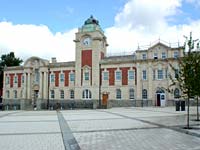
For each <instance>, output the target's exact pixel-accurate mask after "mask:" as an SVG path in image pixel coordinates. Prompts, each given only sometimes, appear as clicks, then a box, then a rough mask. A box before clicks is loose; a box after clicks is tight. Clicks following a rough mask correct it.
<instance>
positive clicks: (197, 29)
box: [105, 0, 200, 53]
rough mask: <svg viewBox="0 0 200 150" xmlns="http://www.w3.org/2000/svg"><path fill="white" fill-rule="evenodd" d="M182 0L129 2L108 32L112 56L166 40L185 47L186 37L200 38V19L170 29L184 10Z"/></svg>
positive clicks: (136, 0) (130, 0) (133, 0)
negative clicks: (177, 14)
mask: <svg viewBox="0 0 200 150" xmlns="http://www.w3.org/2000/svg"><path fill="white" fill-rule="evenodd" d="M181 5H182V1H181V0H163V1H160V0H129V1H128V2H127V3H126V4H125V6H124V8H123V9H122V10H121V11H120V12H119V13H118V14H117V15H116V17H115V26H113V27H110V28H107V29H106V30H105V33H106V36H107V37H108V43H109V45H110V46H109V48H108V51H109V53H115V52H120V51H121V52H123V51H134V50H136V49H137V47H138V44H139V45H140V46H141V45H150V42H153V41H155V40H158V39H159V38H160V39H161V40H164V41H166V42H170V43H178V41H179V42H180V43H182V44H183V42H184V38H183V35H186V36H189V33H190V32H191V31H192V32H193V36H194V38H200V37H199V35H200V19H199V20H193V21H191V23H190V24H178V25H170V23H169V20H171V19H175V15H176V13H179V12H180V11H181V10H180V9H181Z"/></svg>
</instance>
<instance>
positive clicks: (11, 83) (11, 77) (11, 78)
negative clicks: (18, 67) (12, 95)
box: [9, 74, 15, 88]
mask: <svg viewBox="0 0 200 150" xmlns="http://www.w3.org/2000/svg"><path fill="white" fill-rule="evenodd" d="M9 76H10V87H11V88H12V87H13V80H14V76H15V74H9Z"/></svg>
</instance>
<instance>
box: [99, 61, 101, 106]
mask: <svg viewBox="0 0 200 150" xmlns="http://www.w3.org/2000/svg"><path fill="white" fill-rule="evenodd" d="M99 108H101V64H99Z"/></svg>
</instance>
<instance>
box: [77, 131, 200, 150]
mask: <svg viewBox="0 0 200 150" xmlns="http://www.w3.org/2000/svg"><path fill="white" fill-rule="evenodd" d="M74 136H75V137H76V139H77V141H78V143H79V145H80V147H81V148H82V150H102V149H104V150H122V149H123V150H199V149H200V145H199V142H200V139H199V138H197V137H193V136H190V135H186V134H182V133H178V132H174V131H172V130H169V129H148V130H146V129H141V130H132V131H111V132H92V133H74Z"/></svg>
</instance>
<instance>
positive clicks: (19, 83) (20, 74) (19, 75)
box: [17, 73, 22, 87]
mask: <svg viewBox="0 0 200 150" xmlns="http://www.w3.org/2000/svg"><path fill="white" fill-rule="evenodd" d="M17 78H18V82H17V83H18V87H21V84H22V73H18V74H17Z"/></svg>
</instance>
